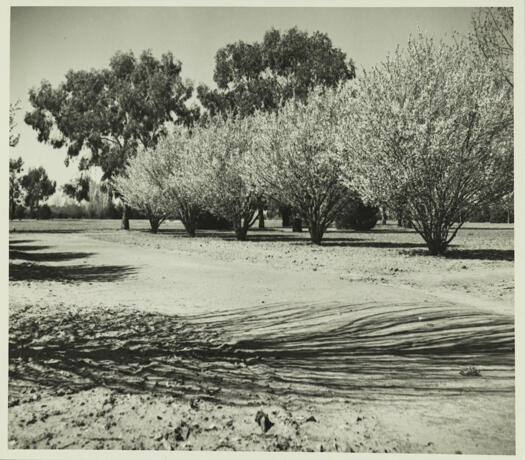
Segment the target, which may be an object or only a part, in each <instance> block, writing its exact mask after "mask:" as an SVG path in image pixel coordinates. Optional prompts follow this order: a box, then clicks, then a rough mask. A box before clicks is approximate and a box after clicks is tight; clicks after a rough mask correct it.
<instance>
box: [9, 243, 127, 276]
mask: <svg viewBox="0 0 525 460" xmlns="http://www.w3.org/2000/svg"><path fill="white" fill-rule="evenodd" d="M21 242H23V243H26V242H30V241H29V240H14V241H10V243H9V261H10V262H9V281H62V282H74V283H83V282H94V281H98V282H101V281H102V282H113V281H118V280H121V279H124V278H126V277H127V276H129V275H130V274H132V273H134V272H135V269H134V268H133V267H131V266H129V265H87V264H86V263H84V264H81V265H47V264H45V263H34V262H64V261H69V260H74V259H87V258H88V257H91V256H92V255H94V253H92V252H50V251H47V252H32V251H40V250H44V249H49V248H50V247H51V246H40V245H28V244H20V243H21ZM20 260H25V261H29V262H18V261H20Z"/></svg>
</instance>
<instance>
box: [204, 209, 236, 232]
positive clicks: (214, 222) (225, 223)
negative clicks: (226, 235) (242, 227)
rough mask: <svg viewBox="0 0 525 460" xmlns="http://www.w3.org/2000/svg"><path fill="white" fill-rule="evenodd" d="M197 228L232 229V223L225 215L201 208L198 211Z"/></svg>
mask: <svg viewBox="0 0 525 460" xmlns="http://www.w3.org/2000/svg"><path fill="white" fill-rule="evenodd" d="M196 226H197V228H198V229H200V230H232V228H233V226H232V223H231V222H230V221H229V220H227V219H224V218H223V217H219V216H216V215H215V214H212V213H211V212H208V211H206V210H205V209H201V210H199V211H198V213H197V225H196Z"/></svg>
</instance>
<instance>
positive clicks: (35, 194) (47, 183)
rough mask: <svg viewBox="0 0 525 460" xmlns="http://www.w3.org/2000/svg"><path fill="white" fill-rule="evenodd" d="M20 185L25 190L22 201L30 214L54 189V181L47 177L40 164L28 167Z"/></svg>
mask: <svg viewBox="0 0 525 460" xmlns="http://www.w3.org/2000/svg"><path fill="white" fill-rule="evenodd" d="M21 185H22V187H23V188H24V190H25V197H24V202H25V205H26V206H27V207H28V208H29V210H30V213H31V215H33V213H34V211H35V210H36V209H38V207H39V205H40V202H41V201H43V200H47V199H48V198H49V197H50V196H51V195H53V193H55V190H56V182H55V181H51V180H50V179H49V177H47V172H46V170H45V169H44V168H43V167H42V166H40V167H38V168H31V169H29V171H28V172H27V174H26V175H25V176H23V177H22V179H21Z"/></svg>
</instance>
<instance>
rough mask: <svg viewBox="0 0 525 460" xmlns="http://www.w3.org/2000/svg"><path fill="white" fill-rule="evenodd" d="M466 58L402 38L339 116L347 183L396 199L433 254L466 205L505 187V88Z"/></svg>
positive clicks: (509, 122)
mask: <svg viewBox="0 0 525 460" xmlns="http://www.w3.org/2000/svg"><path fill="white" fill-rule="evenodd" d="M470 52H471V51H470V49H469V46H468V44H467V43H465V42H464V41H463V40H461V39H460V38H457V39H456V40H455V41H454V42H453V43H452V44H445V43H443V42H439V43H436V42H434V41H433V40H432V39H430V38H427V37H424V36H422V35H420V36H419V37H417V38H413V39H411V40H410V41H409V43H408V47H407V49H406V50H405V51H401V50H399V49H398V50H397V51H396V53H395V54H394V55H393V56H391V57H389V58H388V59H387V60H386V61H385V62H384V63H383V64H381V65H379V66H377V67H375V68H374V69H372V71H371V72H369V73H367V74H366V75H365V76H364V77H363V78H361V79H360V80H359V81H358V82H357V85H356V88H354V89H353V90H355V91H356V92H357V95H356V96H357V97H356V98H355V104H354V107H355V110H352V111H348V110H347V111H345V112H344V114H343V115H342V116H341V118H340V126H342V127H344V128H343V131H345V132H347V134H348V135H347V136H346V137H344V139H345V144H346V166H345V176H346V178H347V181H349V182H351V183H352V185H353V186H355V187H357V189H358V191H359V192H360V194H361V195H362V196H364V197H365V198H366V197H368V198H370V199H374V200H383V201H386V202H391V201H392V199H394V198H395V197H396V195H397V196H399V195H402V196H403V197H404V199H405V202H406V206H407V211H408V213H409V216H408V217H409V219H410V221H411V223H412V225H413V227H414V229H415V230H416V231H417V232H418V233H419V234H420V235H421V236H422V237H423V239H424V240H425V242H426V244H427V246H428V249H429V250H430V252H431V253H432V254H443V253H444V252H445V251H446V249H447V246H448V245H449V243H450V242H451V241H452V239H453V238H454V236H455V235H456V233H457V231H458V230H459V228H461V226H462V225H463V223H464V221H465V219H466V218H467V216H468V214H469V212H470V211H471V210H472V209H473V207H474V206H476V205H477V204H479V203H481V202H483V201H484V200H488V199H491V200H493V199H494V197H496V196H503V195H505V194H506V193H508V190H509V188H510V187H512V177H513V103H512V92H511V87H510V86H509V85H506V84H503V83H502V82H501V81H499V82H498V81H496V80H495V79H494V78H493V77H492V75H491V69H490V68H488V66H487V65H485V63H484V62H483V61H482V62H479V61H478V62H475V60H474V59H471V58H470V57H471V54H470ZM353 90H352V89H351V88H347V89H346V91H347V94H349V93H350V92H351V91H353ZM350 97H351V96H348V98H350Z"/></svg>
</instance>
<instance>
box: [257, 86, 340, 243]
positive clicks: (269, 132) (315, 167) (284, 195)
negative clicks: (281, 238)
mask: <svg viewBox="0 0 525 460" xmlns="http://www.w3.org/2000/svg"><path fill="white" fill-rule="evenodd" d="M346 102H347V101H346V100H344V99H342V98H341V97H340V95H339V93H338V91H337V90H331V89H322V88H321V87H318V88H316V89H315V90H313V91H312V92H311V94H310V95H309V97H308V99H307V100H306V101H305V102H301V101H298V100H290V101H288V102H287V103H286V104H284V106H283V107H282V108H281V109H280V110H279V112H278V113H277V114H262V113H258V114H255V115H254V119H256V120H261V121H260V122H257V123H254V125H255V126H256V131H257V135H256V139H255V143H254V148H253V149H252V151H253V152H254V154H253V155H252V156H251V165H252V168H251V171H252V174H253V175H254V177H255V180H256V181H257V182H258V183H260V184H262V185H263V186H264V187H265V188H266V190H267V193H268V194H269V195H270V196H271V197H272V198H274V199H276V200H277V201H279V202H281V203H289V204H291V205H292V206H293V207H294V208H295V209H296V210H297V212H298V213H299V215H300V217H301V218H302V219H303V220H304V222H306V223H307V225H308V230H309V232H310V238H311V241H312V243H314V244H320V243H321V241H322V238H323V235H324V233H325V232H326V229H327V228H328V226H329V225H330V224H331V223H332V222H333V221H334V219H335V217H336V214H337V212H338V211H339V210H340V209H341V208H342V206H344V204H345V203H346V202H347V200H348V199H349V196H350V195H349V193H348V189H347V188H346V187H345V186H344V185H343V184H342V182H341V168H342V165H343V160H342V155H341V149H342V147H343V143H342V141H341V132H340V129H339V127H338V123H337V121H338V117H339V114H340V112H341V110H343V108H342V107H341V104H342V103H346Z"/></svg>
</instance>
